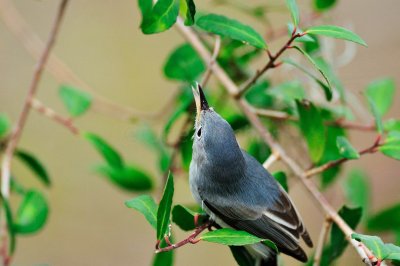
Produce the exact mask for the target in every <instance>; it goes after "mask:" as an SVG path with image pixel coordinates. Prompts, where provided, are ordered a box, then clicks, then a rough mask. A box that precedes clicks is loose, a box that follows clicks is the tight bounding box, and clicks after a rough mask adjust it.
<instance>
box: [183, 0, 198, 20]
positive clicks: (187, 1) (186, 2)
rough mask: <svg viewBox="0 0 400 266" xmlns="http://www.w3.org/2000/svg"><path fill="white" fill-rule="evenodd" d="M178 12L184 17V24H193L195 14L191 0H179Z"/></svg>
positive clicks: (194, 7) (194, 6)
mask: <svg viewBox="0 0 400 266" xmlns="http://www.w3.org/2000/svg"><path fill="white" fill-rule="evenodd" d="M179 13H180V14H181V15H182V17H184V18H185V22H184V23H185V25H186V26H192V25H193V24H194V16H195V15H196V5H195V4H194V1H193V0H180V8H179Z"/></svg>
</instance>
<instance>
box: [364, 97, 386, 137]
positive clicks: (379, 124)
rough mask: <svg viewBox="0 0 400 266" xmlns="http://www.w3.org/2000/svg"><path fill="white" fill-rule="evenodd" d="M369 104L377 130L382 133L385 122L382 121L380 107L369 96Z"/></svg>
mask: <svg viewBox="0 0 400 266" xmlns="http://www.w3.org/2000/svg"><path fill="white" fill-rule="evenodd" d="M367 101H368V105H369V108H370V110H371V113H372V115H373V116H374V119H375V126H376V129H377V131H378V132H379V133H380V134H382V133H383V122H382V116H381V115H380V114H379V111H378V108H377V107H376V105H375V102H374V101H373V99H370V98H368V97H367Z"/></svg>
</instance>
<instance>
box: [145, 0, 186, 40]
mask: <svg viewBox="0 0 400 266" xmlns="http://www.w3.org/2000/svg"><path fill="white" fill-rule="evenodd" d="M138 3H139V8H140V11H141V13H142V22H141V24H140V28H141V29H142V32H143V33H144V34H153V33H159V32H163V31H166V30H168V29H169V28H171V27H172V26H173V25H174V24H175V22H176V19H177V17H178V14H179V0H159V1H157V3H156V4H155V5H154V7H153V4H152V0H139V1H138Z"/></svg>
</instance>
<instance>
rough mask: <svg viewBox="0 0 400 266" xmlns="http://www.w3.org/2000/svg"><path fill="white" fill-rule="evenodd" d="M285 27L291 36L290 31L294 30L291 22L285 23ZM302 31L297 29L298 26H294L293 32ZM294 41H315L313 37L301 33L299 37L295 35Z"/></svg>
mask: <svg viewBox="0 0 400 266" xmlns="http://www.w3.org/2000/svg"><path fill="white" fill-rule="evenodd" d="M287 27H288V34H289V36H292V33H293V31H294V25H293V23H288V24H287ZM303 33H304V32H303V31H302V30H301V29H299V28H298V27H296V32H295V34H303ZM294 41H295V42H303V43H307V42H311V43H314V42H315V39H314V38H313V37H311V36H310V35H307V34H305V35H303V36H301V37H297V38H296V39H295V40H294Z"/></svg>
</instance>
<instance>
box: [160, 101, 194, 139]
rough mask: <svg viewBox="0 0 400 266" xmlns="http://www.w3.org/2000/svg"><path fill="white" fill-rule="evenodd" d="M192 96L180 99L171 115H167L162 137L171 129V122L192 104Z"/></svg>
mask: <svg viewBox="0 0 400 266" xmlns="http://www.w3.org/2000/svg"><path fill="white" fill-rule="evenodd" d="M192 102H193V98H190V99H186V100H184V101H182V102H181V103H180V104H179V105H178V106H177V107H176V108H175V111H174V112H173V113H172V115H171V116H170V117H169V119H168V121H167V123H166V124H165V126H164V132H163V135H164V138H166V137H167V136H168V134H169V132H170V130H171V127H172V126H173V124H174V123H175V122H176V121H177V120H178V118H179V117H181V116H182V115H183V114H185V113H186V111H187V110H188V108H189V106H190V105H191V104H192Z"/></svg>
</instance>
